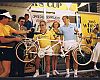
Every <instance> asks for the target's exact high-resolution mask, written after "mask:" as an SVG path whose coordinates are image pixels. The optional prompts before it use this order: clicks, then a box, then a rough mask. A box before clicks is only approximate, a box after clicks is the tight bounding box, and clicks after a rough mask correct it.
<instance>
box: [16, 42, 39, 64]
mask: <svg viewBox="0 0 100 80" xmlns="http://www.w3.org/2000/svg"><path fill="white" fill-rule="evenodd" d="M37 51H38V48H37V45H36V44H35V43H34V42H27V43H26V42H24V41H22V42H20V43H18V44H17V46H16V57H17V58H18V59H19V60H20V61H21V62H25V63H27V62H31V61H33V60H34V59H35V58H36V56H37Z"/></svg>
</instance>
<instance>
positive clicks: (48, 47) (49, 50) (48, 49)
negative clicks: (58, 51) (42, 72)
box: [41, 46, 54, 56]
mask: <svg viewBox="0 0 100 80" xmlns="http://www.w3.org/2000/svg"><path fill="white" fill-rule="evenodd" d="M45 49H46V51H44V50H45ZM41 50H43V51H44V52H46V53H47V54H49V56H52V53H53V52H54V51H53V49H52V48H50V46H47V47H45V48H41Z"/></svg>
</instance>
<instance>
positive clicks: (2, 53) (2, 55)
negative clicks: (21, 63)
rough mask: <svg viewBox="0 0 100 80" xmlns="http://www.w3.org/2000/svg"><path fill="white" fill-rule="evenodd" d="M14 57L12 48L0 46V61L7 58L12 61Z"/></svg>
mask: <svg viewBox="0 0 100 80" xmlns="http://www.w3.org/2000/svg"><path fill="white" fill-rule="evenodd" d="M14 57H15V52H14V49H13V48H0V61H2V60H7V61H12V60H13V59H14Z"/></svg>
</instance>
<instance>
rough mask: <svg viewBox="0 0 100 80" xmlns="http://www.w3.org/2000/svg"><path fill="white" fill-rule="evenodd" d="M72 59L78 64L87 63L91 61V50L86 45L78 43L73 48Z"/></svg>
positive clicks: (83, 64)
mask: <svg viewBox="0 0 100 80" xmlns="http://www.w3.org/2000/svg"><path fill="white" fill-rule="evenodd" d="M72 55H73V59H74V61H75V62H76V63H77V64H78V65H82V66H85V65H88V64H89V63H90V62H91V61H92V55H93V51H92V50H91V49H90V48H89V47H88V46H86V45H80V46H79V47H77V48H76V49H75V50H73V53H72Z"/></svg>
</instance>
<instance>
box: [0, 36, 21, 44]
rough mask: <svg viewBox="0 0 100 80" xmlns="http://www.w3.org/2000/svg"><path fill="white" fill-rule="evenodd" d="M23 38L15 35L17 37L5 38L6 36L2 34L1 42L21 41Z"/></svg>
mask: <svg viewBox="0 0 100 80" xmlns="http://www.w3.org/2000/svg"><path fill="white" fill-rule="evenodd" d="M21 40H22V39H21V38H18V37H15V38H5V37H4V36H0V42H1V43H9V42H13V41H21Z"/></svg>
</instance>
